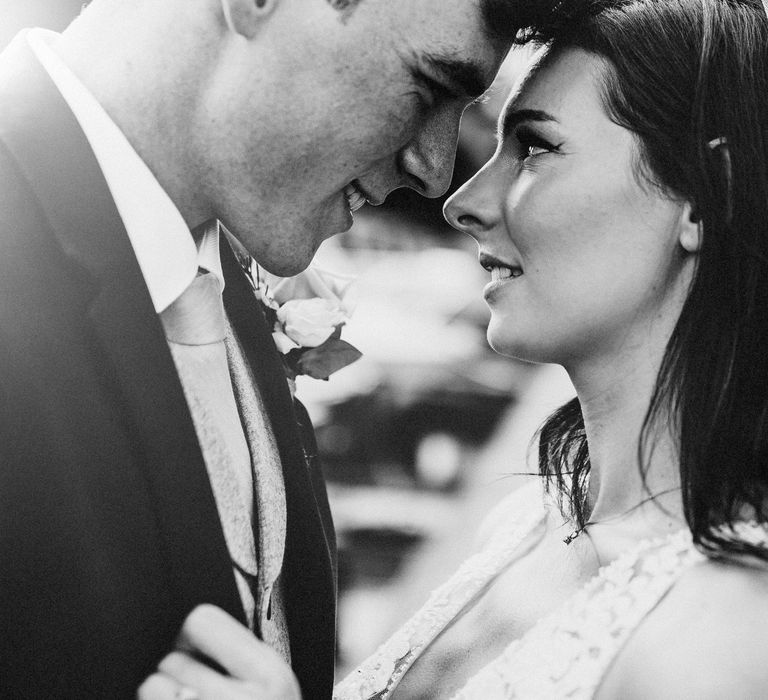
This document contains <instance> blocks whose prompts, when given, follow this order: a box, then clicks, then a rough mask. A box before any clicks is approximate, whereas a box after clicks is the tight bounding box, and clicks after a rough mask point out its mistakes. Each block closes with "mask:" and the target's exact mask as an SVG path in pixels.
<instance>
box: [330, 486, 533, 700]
mask: <svg viewBox="0 0 768 700" xmlns="http://www.w3.org/2000/svg"><path fill="white" fill-rule="evenodd" d="M510 501H512V502H516V504H517V505H518V510H517V512H516V511H515V510H511V512H510V513H509V515H508V516H507V517H506V518H505V522H504V524H503V526H502V527H497V528H495V529H494V532H493V533H492V534H491V535H490V537H489V538H488V539H487V541H486V544H485V546H484V547H483V549H481V550H480V551H479V552H478V553H477V554H475V555H473V556H471V557H470V558H469V559H467V560H466V561H465V562H464V563H463V564H462V565H461V566H460V567H459V569H458V570H457V571H456V573H455V574H454V575H453V576H452V577H451V578H450V579H449V580H448V581H447V582H446V583H444V584H443V585H442V586H440V587H439V588H437V589H435V590H434V591H433V592H432V594H431V595H430V597H429V599H428V600H427V602H426V603H425V604H424V606H423V607H422V608H421V609H420V610H419V611H418V612H417V613H416V614H415V615H414V616H413V617H412V618H411V619H410V620H409V621H408V622H407V623H406V624H405V625H404V626H403V627H402V628H400V630H399V631H398V632H396V633H395V634H394V635H393V636H392V637H390V638H389V640H387V641H386V642H385V643H384V644H382V646H380V647H379V648H378V649H377V650H376V652H375V653H374V654H372V655H371V656H370V657H369V658H368V659H366V660H365V661H364V662H363V663H362V664H361V665H360V666H359V667H358V668H357V670H355V671H353V672H352V673H351V674H350V675H349V676H347V678H345V679H344V680H343V681H342V682H341V683H339V684H338V685H337V686H336V688H335V689H334V693H333V698H334V700H386V698H388V697H389V696H390V695H391V694H392V692H393V691H394V689H395V688H396V687H397V684H398V683H399V682H400V680H401V679H402V677H403V676H404V675H405V673H406V672H407V671H408V669H409V668H410V667H411V666H412V665H413V663H414V662H415V661H416V659H418V658H419V656H420V655H421V654H422V653H423V651H424V650H425V649H427V647H429V645H430V644H431V643H432V642H433V641H434V640H435V638H436V637H437V636H438V635H439V634H440V633H441V632H442V631H443V630H444V629H445V628H446V627H448V626H449V625H450V624H451V623H452V622H453V621H454V620H456V618H457V617H459V615H460V614H461V612H462V611H463V610H464V609H465V608H466V607H467V606H469V605H470V603H472V602H473V601H474V600H475V599H476V598H477V597H478V596H479V595H480V594H481V593H482V591H483V590H484V589H485V587H486V586H487V584H488V583H489V582H490V581H492V580H493V579H494V578H495V577H496V576H498V574H499V573H500V572H501V571H502V570H503V569H505V568H506V567H507V566H508V565H509V564H510V563H511V562H512V561H514V560H516V559H518V558H519V557H520V556H522V555H523V554H524V553H525V552H526V551H528V549H529V547H525V546H524V545H525V544H526V543H527V541H528V540H529V538H532V537H533V535H534V534H537V535H539V536H540V535H541V534H543V531H544V521H545V510H544V506H543V504H542V496H541V486H540V484H538V483H537V484H536V485H535V488H533V485H531V487H527V486H526V487H524V488H521V489H520V490H519V491H516V492H515V493H513V494H511V498H508V499H505V500H504V501H502V503H501V504H499V506H498V507H497V509H498V508H499V507H501V508H502V509H504V508H507V507H509V508H510V509H512V508H513V506H512V505H511V503H510Z"/></svg>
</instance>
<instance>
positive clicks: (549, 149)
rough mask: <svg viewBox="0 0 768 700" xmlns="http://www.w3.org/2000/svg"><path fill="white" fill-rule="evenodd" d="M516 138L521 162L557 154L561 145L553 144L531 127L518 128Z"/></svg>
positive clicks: (515, 133)
mask: <svg viewBox="0 0 768 700" xmlns="http://www.w3.org/2000/svg"><path fill="white" fill-rule="evenodd" d="M514 137H515V141H516V142H517V144H516V145H517V157H518V158H519V159H520V160H527V159H529V158H536V157H537V156H542V155H546V154H547V153H557V152H558V151H559V149H560V145H556V144H553V143H551V142H550V141H548V140H547V139H545V138H544V137H543V136H541V134H538V133H537V132H536V131H534V130H533V129H531V128H529V127H524V126H521V127H519V128H517V129H516V130H515V132H514Z"/></svg>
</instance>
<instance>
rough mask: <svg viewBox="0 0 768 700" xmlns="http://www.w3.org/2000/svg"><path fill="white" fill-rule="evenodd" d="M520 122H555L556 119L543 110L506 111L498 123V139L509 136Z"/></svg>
mask: <svg viewBox="0 0 768 700" xmlns="http://www.w3.org/2000/svg"><path fill="white" fill-rule="evenodd" d="M521 122H557V118H556V117H554V116H553V115H551V114H550V113H549V112H545V111H544V110H543V109H508V110H506V111H505V112H504V114H503V115H502V118H501V121H500V122H499V129H498V136H499V138H501V139H504V138H507V137H509V136H511V135H512V132H513V131H514V129H515V127H516V126H517V125H518V124H520V123H521Z"/></svg>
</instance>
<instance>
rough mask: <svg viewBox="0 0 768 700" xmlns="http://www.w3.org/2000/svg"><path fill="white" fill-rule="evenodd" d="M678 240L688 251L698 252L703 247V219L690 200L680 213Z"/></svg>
mask: <svg viewBox="0 0 768 700" xmlns="http://www.w3.org/2000/svg"><path fill="white" fill-rule="evenodd" d="M678 240H679V241H680V245H681V246H682V247H683V250H685V251H686V252H687V253H698V252H699V250H700V249H701V219H700V218H699V216H698V214H697V213H696V210H695V208H694V207H693V205H692V204H691V203H690V202H686V203H685V204H684V205H683V210H682V212H681V213H680V232H679V234H678Z"/></svg>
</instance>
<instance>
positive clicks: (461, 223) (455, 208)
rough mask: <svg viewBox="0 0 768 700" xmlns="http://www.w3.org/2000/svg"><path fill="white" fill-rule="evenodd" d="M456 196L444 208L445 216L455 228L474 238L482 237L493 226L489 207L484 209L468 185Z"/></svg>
mask: <svg viewBox="0 0 768 700" xmlns="http://www.w3.org/2000/svg"><path fill="white" fill-rule="evenodd" d="M469 184H470V183H467V184H466V185H464V187H462V188H461V189H460V190H459V191H458V192H456V194H454V195H453V196H452V197H451V198H450V199H449V200H448V201H447V202H446V203H445V206H444V207H443V216H445V219H446V221H447V222H448V223H449V224H450V225H451V226H453V228H455V229H457V230H458V231H461V232H462V233H467V234H469V235H470V236H472V237H473V238H477V237H478V236H481V235H482V234H483V232H484V231H486V230H488V229H489V228H490V227H491V226H492V218H493V217H492V216H491V215H490V211H488V207H487V206H486V207H483V206H482V205H481V203H480V202H479V201H477V199H476V194H477V193H476V192H474V193H473V191H472V190H470V189H469V188H468V187H467V185H469Z"/></svg>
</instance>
